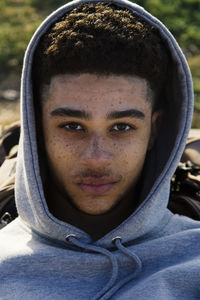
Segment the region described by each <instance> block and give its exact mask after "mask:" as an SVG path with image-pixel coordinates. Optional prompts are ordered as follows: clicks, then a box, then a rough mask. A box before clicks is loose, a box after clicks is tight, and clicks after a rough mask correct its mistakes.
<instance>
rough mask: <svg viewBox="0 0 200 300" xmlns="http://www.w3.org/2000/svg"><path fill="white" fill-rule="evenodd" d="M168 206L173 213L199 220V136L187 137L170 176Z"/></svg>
mask: <svg viewBox="0 0 200 300" xmlns="http://www.w3.org/2000/svg"><path fill="white" fill-rule="evenodd" d="M168 208H169V209H170V210H171V211H172V212H173V213H178V214H180V215H185V216H187V217H190V218H192V219H194V220H200V138H188V140H187V143H186V147H185V150H184V153H183V155H182V158H181V161H180V163H179V165H178V168H177V170H176V172H175V174H174V176H173V177H172V181H171V194H170V200H169V204H168Z"/></svg>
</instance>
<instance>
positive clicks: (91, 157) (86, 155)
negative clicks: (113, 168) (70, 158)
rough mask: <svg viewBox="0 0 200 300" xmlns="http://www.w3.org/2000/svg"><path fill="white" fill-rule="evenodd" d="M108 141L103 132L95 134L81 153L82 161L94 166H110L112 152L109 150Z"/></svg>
mask: <svg viewBox="0 0 200 300" xmlns="http://www.w3.org/2000/svg"><path fill="white" fill-rule="evenodd" d="M108 147H109V145H108V142H107V141H106V138H104V137H102V136H101V134H95V133H94V134H93V135H92V136H91V137H90V139H89V141H88V142H87V145H86V147H84V150H83V152H82V153H81V157H80V159H81V161H82V163H83V164H84V165H87V166H88V167H94V168H102V167H105V166H108V165H109V164H110V163H111V160H112V154H111V153H110V152H109V151H108Z"/></svg>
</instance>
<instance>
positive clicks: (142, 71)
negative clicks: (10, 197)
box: [0, 0, 200, 300]
mask: <svg viewBox="0 0 200 300" xmlns="http://www.w3.org/2000/svg"><path fill="white" fill-rule="evenodd" d="M191 118H192V83H191V77H190V72H189V70H188V67H187V63H186V61H185V58H184V57H183V54H182V52H181V50H180V48H179V47H178V45H177V43H176V42H175V40H174V38H173V37H172V36H171V34H170V33H169V32H168V30H167V29H166V28H165V27H164V26H163V25H162V24H161V23H160V22H159V21H158V20H157V19H155V18H153V17H152V16H151V15H150V14H148V13H147V12H146V11H144V10H143V9H142V8H141V7H139V6H137V5H135V4H132V3H130V2H127V1H120V0H118V1H112V2H110V1H75V2H71V3H69V4H67V5H66V6H63V7H61V8H60V9H59V10H57V11H56V12H54V13H53V14H52V15H51V16H50V17H49V18H48V19H47V20H46V21H45V22H44V23H43V24H42V25H41V27H40V28H39V29H38V31H37V32H36V33H35V35H34V37H33V39H32V40H31V42H30V45H29V47H28V50H27V52H26V56H25V62H24V69H23V78H22V133H21V139H20V147H19V155H18V164H17V175H16V202H17V208H18V212H19V218H17V219H16V220H15V221H13V222H12V223H11V224H9V225H8V226H6V227H5V228H4V229H3V230H1V232H0V242H1V251H0V262H1V264H0V270H1V272H0V274H1V275H0V280H1V281H0V282H1V284H0V295H1V297H2V299H11V298H12V299H31V298H32V299H42V298H43V299H142V300H143V299H199V297H200V287H199V275H200V255H199V246H200V245H199V244H200V242H199V240H200V231H199V228H200V225H199V222H196V221H193V220H192V219H189V218H186V217H183V216H179V215H173V214H172V213H171V212H170V211H169V210H168V209H167V204H168V199H169V192H170V179H171V176H172V175H173V173H174V171H175V169H176V166H177V163H178V161H179V160H180V157H181V154H182V151H183V149H184V145H185V141H186V138H187V134H188V131H189V129H190V123H191Z"/></svg>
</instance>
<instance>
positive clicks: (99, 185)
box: [78, 178, 117, 195]
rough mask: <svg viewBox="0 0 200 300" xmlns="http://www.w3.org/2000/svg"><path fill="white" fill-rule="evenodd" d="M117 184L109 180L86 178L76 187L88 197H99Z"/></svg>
mask: <svg viewBox="0 0 200 300" xmlns="http://www.w3.org/2000/svg"><path fill="white" fill-rule="evenodd" d="M116 183H117V182H116V181H114V180H111V179H109V180H108V179H97V178H86V179H83V180H82V181H81V182H80V183H78V187H79V188H80V189H81V190H82V191H83V192H85V193H87V194H89V195H101V194H104V193H106V192H108V191H110V190H111V189H112V188H113V186H114V185H115V184H116Z"/></svg>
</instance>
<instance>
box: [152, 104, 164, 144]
mask: <svg viewBox="0 0 200 300" xmlns="http://www.w3.org/2000/svg"><path fill="white" fill-rule="evenodd" d="M162 115H163V110H162V109H159V110H156V111H155V112H154V113H153V114H152V117H151V136H150V139H149V145H148V150H151V149H152V148H153V145H154V142H155V139H156V137H157V134H158V129H159V127H160V123H161V120H162Z"/></svg>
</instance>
